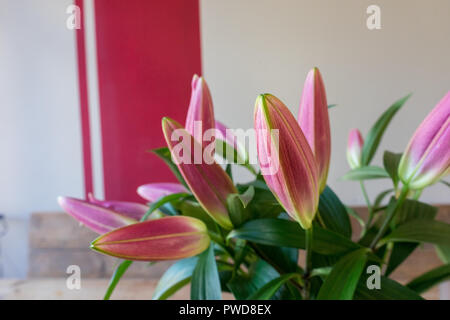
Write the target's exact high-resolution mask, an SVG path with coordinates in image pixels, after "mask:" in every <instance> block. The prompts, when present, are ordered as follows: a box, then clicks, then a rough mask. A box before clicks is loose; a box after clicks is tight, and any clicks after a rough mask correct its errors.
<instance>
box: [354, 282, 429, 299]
mask: <svg viewBox="0 0 450 320" xmlns="http://www.w3.org/2000/svg"><path fill="white" fill-rule="evenodd" d="M366 281H367V277H364V276H362V277H361V279H360V281H359V283H358V287H357V288H356V291H355V295H354V297H353V298H354V299H355V300H423V298H422V297H421V296H420V295H418V294H417V293H416V292H414V291H413V290H411V289H409V288H407V287H405V286H403V285H401V284H400V283H398V282H396V281H394V280H392V279H389V278H386V277H383V276H381V278H380V289H375V288H374V289H372V290H370V289H368V288H367V284H366Z"/></svg>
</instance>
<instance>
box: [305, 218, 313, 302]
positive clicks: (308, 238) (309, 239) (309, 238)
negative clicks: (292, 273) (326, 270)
mask: <svg viewBox="0 0 450 320" xmlns="http://www.w3.org/2000/svg"><path fill="white" fill-rule="evenodd" d="M312 244H313V225H311V227H310V228H309V229H306V230H305V247H306V265H305V274H304V275H303V277H304V282H305V286H304V290H303V292H304V296H305V299H306V300H308V299H309V290H310V281H309V276H310V274H311V270H312Z"/></svg>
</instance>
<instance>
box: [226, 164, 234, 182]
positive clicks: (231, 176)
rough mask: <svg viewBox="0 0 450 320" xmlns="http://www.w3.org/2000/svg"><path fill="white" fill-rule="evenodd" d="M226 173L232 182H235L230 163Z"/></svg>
mask: <svg viewBox="0 0 450 320" xmlns="http://www.w3.org/2000/svg"><path fill="white" fill-rule="evenodd" d="M225 172H226V173H227V175H228V176H229V177H230V179H231V181H233V172H232V170H231V164H230V163H228V164H227V166H226V167H225Z"/></svg>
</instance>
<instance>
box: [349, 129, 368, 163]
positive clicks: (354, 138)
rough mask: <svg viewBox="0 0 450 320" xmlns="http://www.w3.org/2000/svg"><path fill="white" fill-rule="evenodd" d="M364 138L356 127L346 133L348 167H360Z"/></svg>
mask: <svg viewBox="0 0 450 320" xmlns="http://www.w3.org/2000/svg"><path fill="white" fill-rule="evenodd" d="M363 145H364V139H363V137H362V135H361V132H359V130H358V129H352V130H351V131H350V133H349V135H348V143H347V162H348V165H349V166H350V168H352V169H356V168H359V167H361V156H362V148H363Z"/></svg>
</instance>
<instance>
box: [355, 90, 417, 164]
mask: <svg viewBox="0 0 450 320" xmlns="http://www.w3.org/2000/svg"><path fill="white" fill-rule="evenodd" d="M410 96H411V94H409V95H407V96H406V97H404V98H401V99H400V100H398V101H396V102H394V104H393V105H391V106H390V107H389V109H387V110H386V111H385V112H384V113H383V114H382V115H381V116H380V117H379V118H378V120H377V122H375V124H374V125H373V127H372V128H371V129H370V130H369V133H368V134H367V136H366V139H365V140H364V145H363V150H362V157H361V158H362V159H361V162H362V164H363V165H368V164H369V163H370V161H371V160H372V158H373V156H374V155H375V152H376V151H377V148H378V145H379V144H380V141H381V138H382V137H383V134H384V131H385V130H386V128H387V126H388V125H389V123H390V122H391V120H392V118H393V117H394V115H395V114H396V113H397V111H398V110H400V108H401V107H402V106H403V104H404V103H405V102H406V100H408V99H409V97H410Z"/></svg>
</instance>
